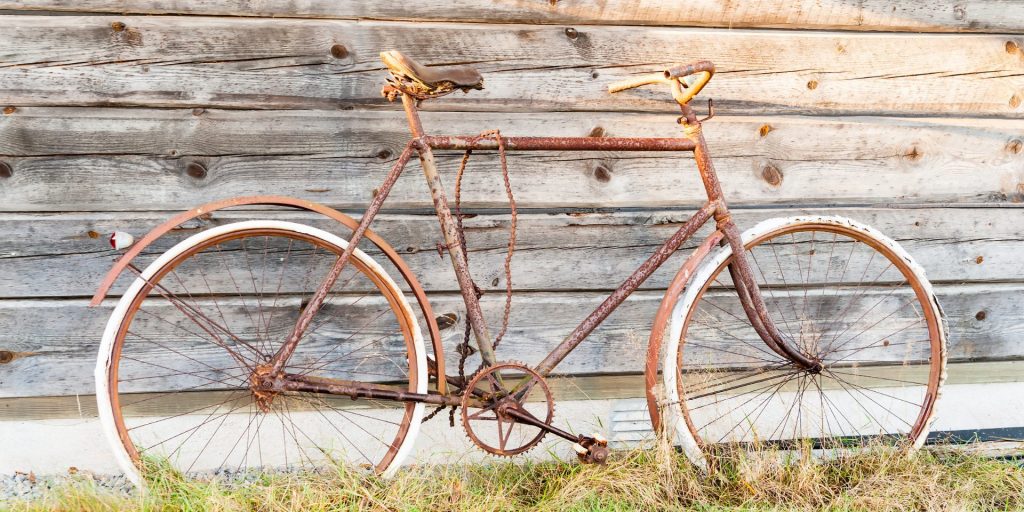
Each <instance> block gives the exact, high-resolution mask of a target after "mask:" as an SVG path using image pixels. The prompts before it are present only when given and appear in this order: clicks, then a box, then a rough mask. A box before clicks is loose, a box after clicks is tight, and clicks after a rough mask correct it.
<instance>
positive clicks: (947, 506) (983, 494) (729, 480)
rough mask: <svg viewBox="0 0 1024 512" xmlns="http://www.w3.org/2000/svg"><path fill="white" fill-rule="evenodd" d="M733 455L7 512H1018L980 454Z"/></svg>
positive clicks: (287, 484)
mask: <svg viewBox="0 0 1024 512" xmlns="http://www.w3.org/2000/svg"><path fill="white" fill-rule="evenodd" d="M785 459H786V457H783V456H781V455H780V454H778V453H773V452H768V451H764V452H754V453H749V452H740V453H732V454H727V455H722V456H720V457H718V458H717V459H716V461H717V462H716V464H715V466H716V469H715V470H713V471H712V472H711V473H710V474H708V475H702V474H700V473H698V472H697V471H696V470H695V469H693V468H692V467H691V465H690V464H689V462H688V461H687V460H686V458H685V457H683V456H682V455H679V454H677V453H675V452H674V451H671V450H667V449H664V448H662V449H652V450H636V451H632V452H625V453H613V455H612V460H611V462H610V463H609V464H608V465H606V466H583V465H579V464H576V463H575V462H542V463H531V462H523V461H517V462H499V461H495V462H494V463H491V464H485V465H474V466H430V467H413V468H409V469H408V470H406V471H403V472H402V473H400V474H399V476H397V477H396V478H394V479H391V480H382V479H379V478H375V477H370V476H365V475H362V474H358V473H357V472H353V471H349V470H347V469H345V468H337V469H335V470H332V471H330V472H319V473H308V474H278V475H261V476H260V477H259V478H257V479H256V480H255V481H254V482H249V483H225V482H222V481H195V480H189V479H185V478H182V477H181V476H180V475H179V474H177V473H175V472H174V471H172V470H170V469H168V468H167V466H166V465H162V464H153V467H151V468H150V469H149V470H148V475H149V476H148V477H147V480H148V484H147V485H148V492H146V493H145V494H144V495H136V496H122V495H114V494H111V493H109V492H105V491H103V490H100V489H99V488H98V487H97V486H96V485H95V484H93V483H91V482H90V481H88V480H86V479H82V480H77V481H72V482H69V483H67V484H65V485H64V486H62V487H60V488H58V489H54V490H53V491H51V492H49V494H47V495H46V496H45V497H44V498H42V499H38V500H35V501H32V502H16V503H14V504H12V505H8V506H9V507H11V508H12V510H14V511H35V510H74V511H80V510H87V511H88V510H96V511H99V510H145V511H172V510H173V511H179V510H184V511H205V510H213V511H247V510H258V511H303V512H306V511H309V512H313V511H321V510H323V511H327V510H331V511H335V510H424V511H426V510H430V511H434V510H488V511H489V510H559V511H561V510H578V511H590V510H681V509H686V510H699V511H718V510H756V511H768V510H871V511H875V510H1021V509H1024V469H1022V468H1021V467H1020V466H1019V465H1018V464H1015V463H1011V462H1005V461H999V460H994V459H988V458H983V457H980V456H976V455H963V454H950V453H945V454H938V453H930V452H919V453H917V454H915V455H912V456H906V455H902V454H901V453H900V452H896V451H893V450H885V449H873V450H869V451H866V452H862V453H858V454H854V455H847V456H844V457H842V458H838V459H834V460H827V461H823V460H815V459H813V458H811V457H798V458H796V460H785Z"/></svg>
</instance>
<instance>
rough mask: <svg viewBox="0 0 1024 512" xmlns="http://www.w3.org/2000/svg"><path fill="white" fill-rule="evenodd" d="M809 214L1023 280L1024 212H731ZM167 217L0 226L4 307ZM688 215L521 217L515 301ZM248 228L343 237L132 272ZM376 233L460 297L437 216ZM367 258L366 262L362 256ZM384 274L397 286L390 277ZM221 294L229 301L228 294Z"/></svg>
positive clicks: (23, 221) (63, 279) (594, 286)
mask: <svg viewBox="0 0 1024 512" xmlns="http://www.w3.org/2000/svg"><path fill="white" fill-rule="evenodd" d="M810 212H815V213H830V214H834V215H841V216H846V217H850V218H853V219H857V220H859V221H861V222H864V223H867V224H868V225H871V226H873V227H875V228H876V229H878V230H880V231H881V232H883V233H886V234H888V235H889V236H891V237H893V238H894V239H896V240H897V241H899V242H900V243H901V244H902V245H903V246H904V248H906V249H907V250H908V251H909V252H910V253H911V254H912V255H913V256H914V257H915V258H916V259H917V261H918V262H919V263H921V264H922V265H923V266H924V268H925V269H927V271H928V275H929V278H930V279H932V280H933V281H936V282H981V281H988V282H1004V281H1020V280H1024V267H1022V266H1021V265H1020V264H1019V255H1020V253H1021V251H1022V250H1024V208H999V209H994V208H910V209H888V208H830V209H770V208H769V209H751V210H746V209H744V210H737V211H735V212H734V219H735V222H736V223H737V224H738V225H739V226H740V227H741V229H745V228H748V227H752V226H753V225H754V224H756V223H757V222H760V221H761V220H764V219H767V218H771V217H782V216H792V215H799V214H803V213H810ZM170 215H171V214H170V213H169V212H146V213H68V214H45V215H43V214H2V215H0V236H2V240H3V241H2V242H0V297H6V298H12V297H17V298H30V297H67V296H78V297H85V296H89V295H91V294H92V293H93V292H94V291H95V288H96V286H97V285H98V283H99V281H100V280H101V278H102V276H103V275H104V274H105V273H106V271H107V270H108V269H109V268H110V266H111V265H112V264H113V263H112V262H113V259H114V258H115V257H116V255H117V253H116V252H115V251H113V250H111V249H110V247H109V245H108V244H107V241H106V236H107V235H108V234H109V233H112V232H114V231H126V232H129V233H132V234H134V235H135V236H137V237H141V236H142V235H143V234H145V233H146V232H147V231H148V230H149V229H151V228H152V227H153V226H156V225H157V224H159V223H160V222H162V221H163V220H164V219H166V218H168V217H169V216H170ZM688 215H689V212H688V211H670V210H644V211H637V212H619V213H587V214H583V213H536V214H524V215H522V216H521V218H520V221H519V222H520V224H519V228H518V237H517V247H518V251H517V252H516V253H515V256H514V258H513V260H512V272H513V284H514V286H515V288H516V290H521V291H527V290H546V291H553V290H610V289H612V288H614V287H615V286H617V285H618V284H619V283H620V282H622V280H623V279H625V278H626V276H628V275H629V274H630V273H631V272H632V271H633V269H635V268H636V267H637V266H639V265H640V263H642V262H643V260H645V259H646V258H647V257H648V256H649V255H650V254H652V253H653V252H654V251H655V249H656V248H657V247H658V246H660V245H661V244H662V243H663V242H664V240H666V239H667V238H668V237H669V236H671V234H672V233H674V232H675V231H676V230H677V229H678V228H679V226H680V225H681V223H682V222H684V221H685V220H686V219H687V218H688ZM254 218H255V219H261V218H269V219H277V220H287V221H292V222H299V223H304V224H310V225H313V226H317V227H320V228H322V229H326V230H328V231H333V232H338V226H337V224H334V223H333V222H329V221H325V220H324V219H323V218H317V217H315V216H313V215H309V214H304V213H298V212H287V211H261V212H253V211H222V212H217V213H215V214H213V216H212V217H211V218H210V219H207V220H205V221H203V222H193V223H190V224H187V225H185V226H183V228H182V229H180V230H177V231H175V232H172V233H170V234H168V235H167V236H165V237H164V238H162V239H160V240H158V241H157V242H155V244H154V245H152V246H151V247H150V248H149V249H148V250H147V251H146V253H145V254H144V255H142V256H140V257H139V259H138V260H137V264H138V265H142V266H144V265H147V264H148V263H149V262H150V261H152V260H153V259H154V258H155V257H156V256H157V255H158V254H161V253H163V252H164V251H166V250H167V249H169V248H170V247H171V246H172V245H173V244H175V243H177V242H178V241H180V240H182V239H184V238H185V237H186V236H189V235H191V234H193V233H195V232H196V231H197V230H199V229H205V228H208V227H212V226H215V225H221V224H225V223H230V222H237V221H240V220H249V219H254ZM508 224H509V217H508V216H507V215H504V214H483V215H477V216H475V217H473V218H468V219H466V221H465V226H466V229H467V243H468V249H469V251H470V258H471V265H470V266H471V270H472V272H473V275H474V278H475V279H476V281H477V282H478V283H479V285H480V286H481V287H482V288H483V289H484V290H488V291H494V292H496V293H498V292H500V291H501V290H504V287H505V282H504V272H503V265H504V258H505V251H506V246H507V237H508V232H507V229H508ZM373 228H374V229H375V230H377V232H378V233H379V234H380V235H381V236H382V237H384V239H385V240H388V241H389V242H390V243H391V244H392V245H393V246H394V247H396V249H397V250H398V251H399V252H400V253H401V255H402V258H403V259H404V260H405V261H406V263H407V264H408V265H409V266H410V268H411V269H412V270H413V272H414V273H415V275H416V276H417V278H418V279H420V281H421V283H422V284H423V286H424V288H425V289H427V290H428V291H455V290H456V289H457V288H456V281H455V277H454V275H453V273H452V270H451V264H450V262H449V261H448V260H447V259H442V258H440V257H439V256H438V253H437V243H438V241H440V240H442V237H441V235H440V229H439V227H438V224H437V220H436V218H435V217H434V216H433V215H431V214H424V215H382V216H381V217H379V218H378V219H377V220H376V221H375V223H374V225H373ZM706 231H707V230H705V231H702V233H704V232H706ZM93 236H95V237H96V238H92V237H93ZM698 243H699V238H697V239H694V240H692V241H690V242H688V243H687V244H686V245H685V249H684V250H683V251H680V253H679V254H677V255H675V256H673V257H672V258H671V259H670V260H669V261H668V262H667V263H666V264H665V266H664V267H663V269H662V270H659V271H658V272H656V273H655V274H654V275H653V276H652V277H651V278H650V280H649V281H648V282H647V283H645V284H644V288H645V289H658V288H664V287H665V286H667V285H668V282H669V281H670V280H671V278H672V275H673V274H674V272H675V270H676V269H678V268H679V266H680V265H682V262H683V261H684V259H685V258H686V257H687V256H688V255H689V249H691V248H692V247H695V246H696V244H698ZM363 247H366V248H367V250H369V247H368V246H367V245H365V244H364V245H363ZM370 252H371V255H373V256H376V257H379V256H380V255H379V254H377V253H375V252H373V251H370ZM388 268H390V267H388ZM391 273H392V274H394V275H397V273H396V272H395V271H394V270H391ZM130 276H131V273H130V272H126V273H124V274H123V275H122V278H121V281H120V282H119V283H118V284H117V285H115V286H114V288H113V290H112V293H114V294H118V293H120V291H121V290H123V289H124V287H126V286H127V285H128V283H129V279H130V278H131V277H130ZM224 286H227V287H228V291H229V292H231V293H233V288H231V287H230V286H231V285H230V283H226V284H225V285H224Z"/></svg>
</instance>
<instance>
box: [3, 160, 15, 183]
mask: <svg viewBox="0 0 1024 512" xmlns="http://www.w3.org/2000/svg"><path fill="white" fill-rule="evenodd" d="M11 176H14V170H13V169H11V166H10V165H8V164H7V162H0V178H4V179H6V178H10V177H11Z"/></svg>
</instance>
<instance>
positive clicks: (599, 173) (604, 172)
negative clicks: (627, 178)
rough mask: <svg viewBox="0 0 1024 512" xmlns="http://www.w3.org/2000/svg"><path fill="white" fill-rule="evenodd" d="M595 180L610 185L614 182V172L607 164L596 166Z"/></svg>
mask: <svg viewBox="0 0 1024 512" xmlns="http://www.w3.org/2000/svg"><path fill="white" fill-rule="evenodd" d="M594 179H596V180H597V181H600V182H601V183H608V182H609V181H611V180H612V171H611V169H609V168H608V166H606V165H605V164H597V165H595V166H594Z"/></svg>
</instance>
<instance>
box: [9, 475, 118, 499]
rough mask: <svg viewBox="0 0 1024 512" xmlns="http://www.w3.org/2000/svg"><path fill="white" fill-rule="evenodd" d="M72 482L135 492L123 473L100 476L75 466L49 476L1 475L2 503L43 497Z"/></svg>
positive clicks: (115, 491) (108, 489)
mask: <svg viewBox="0 0 1024 512" xmlns="http://www.w3.org/2000/svg"><path fill="white" fill-rule="evenodd" d="M70 482H83V483H94V484H95V485H97V486H98V487H99V488H100V489H104V490H107V491H110V492H114V493H117V494H123V495H125V496H128V495H130V494H132V493H134V492H135V486H134V485H132V483H131V482H130V481H129V480H128V479H127V478H125V477H124V476H123V475H117V476H100V475H95V474H93V473H91V472H89V471H78V470H76V469H74V468H72V469H70V470H69V471H68V474H64V475H47V476H37V475H35V474H34V473H24V472H21V471H17V472H15V473H14V474H13V475H11V474H7V475H0V503H4V502H7V501H11V500H33V499H38V498H42V497H43V496H44V495H46V493H47V492H48V491H49V490H51V489H53V488H55V487H60V486H61V485H64V484H67V483H70Z"/></svg>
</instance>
